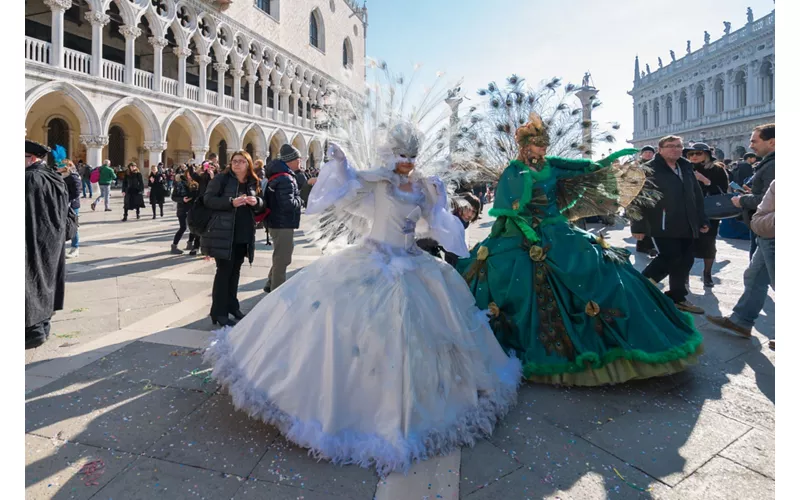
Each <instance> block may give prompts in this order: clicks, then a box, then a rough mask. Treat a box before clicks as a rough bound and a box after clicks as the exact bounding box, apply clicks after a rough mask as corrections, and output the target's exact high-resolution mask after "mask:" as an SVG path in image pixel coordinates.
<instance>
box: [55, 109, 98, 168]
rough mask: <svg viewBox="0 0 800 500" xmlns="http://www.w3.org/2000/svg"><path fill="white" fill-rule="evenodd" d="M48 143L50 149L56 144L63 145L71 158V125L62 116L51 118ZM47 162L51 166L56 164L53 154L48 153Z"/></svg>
mask: <svg viewBox="0 0 800 500" xmlns="http://www.w3.org/2000/svg"><path fill="white" fill-rule="evenodd" d="M47 145H48V146H49V147H50V149H54V148H55V147H56V146H61V147H63V148H64V150H65V151H66V152H67V158H69V125H67V122H65V121H64V120H62V119H61V118H53V119H52V120H50V123H48V124H47ZM47 163H48V165H50V166H55V161H54V160H53V155H52V154H48V155H47ZM94 166H98V165H94Z"/></svg>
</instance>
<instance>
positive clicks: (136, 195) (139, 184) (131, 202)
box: [122, 172, 145, 210]
mask: <svg viewBox="0 0 800 500" xmlns="http://www.w3.org/2000/svg"><path fill="white" fill-rule="evenodd" d="M122 192H123V193H125V202H124V206H123V208H124V209H125V210H137V209H140V208H144V206H145V205H144V181H143V180H142V176H141V174H140V173H139V172H136V173H131V172H128V175H126V176H125V178H124V179H122Z"/></svg>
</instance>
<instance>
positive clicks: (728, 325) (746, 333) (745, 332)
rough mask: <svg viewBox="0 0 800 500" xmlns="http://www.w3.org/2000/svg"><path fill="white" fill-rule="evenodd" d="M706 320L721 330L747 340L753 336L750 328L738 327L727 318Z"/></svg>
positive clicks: (710, 317) (709, 318) (715, 317)
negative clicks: (728, 331) (723, 329)
mask: <svg viewBox="0 0 800 500" xmlns="http://www.w3.org/2000/svg"><path fill="white" fill-rule="evenodd" d="M706 319H707V320H708V321H710V322H711V323H713V324H715V325H717V326H719V327H721V328H725V329H726V330H730V331H732V332H733V333H735V334H736V335H738V336H740V337H744V338H746V339H749V338H750V337H752V336H753V332H752V328H745V327H744V326H739V325H737V324H736V323H734V322H733V321H731V319H730V318H727V317H725V316H706Z"/></svg>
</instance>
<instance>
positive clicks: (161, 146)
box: [142, 141, 167, 153]
mask: <svg viewBox="0 0 800 500" xmlns="http://www.w3.org/2000/svg"><path fill="white" fill-rule="evenodd" d="M142 146H143V147H144V149H145V151H150V152H151V153H158V152H161V151H164V150H165V149H167V143H166V142H161V141H148V142H145V143H144V144H143V145H142Z"/></svg>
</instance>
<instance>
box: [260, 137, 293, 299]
mask: <svg viewBox="0 0 800 500" xmlns="http://www.w3.org/2000/svg"><path fill="white" fill-rule="evenodd" d="M301 161H302V158H301V157H300V151H298V150H297V149H296V148H295V147H294V146H292V145H291V144H284V145H283V146H281V149H280V152H279V155H278V159H277V160H275V161H273V162H272V163H271V164H270V166H269V169H268V172H267V182H266V189H265V190H264V192H263V196H264V201H265V203H266V206H267V207H268V208H269V210H270V213H269V215H268V216H267V219H266V224H267V227H268V228H269V234H270V236H271V237H272V268H271V269H270V270H269V277H268V278H267V283H266V285H264V291H265V292H267V293H269V292H271V291H272V290H275V289H276V288H278V287H279V286H281V285H282V284H283V282H284V281H286V268H287V267H289V264H291V263H292V252H293V251H294V230H295V229H297V228H299V227H300V208H301V206H302V200H301V198H300V188H299V187H298V185H297V179H296V177H295V174H296V172H298V171H299V170H300V162H301Z"/></svg>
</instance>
